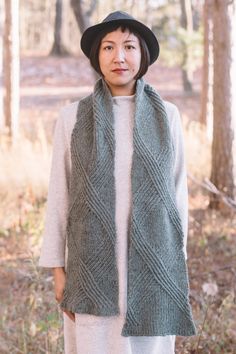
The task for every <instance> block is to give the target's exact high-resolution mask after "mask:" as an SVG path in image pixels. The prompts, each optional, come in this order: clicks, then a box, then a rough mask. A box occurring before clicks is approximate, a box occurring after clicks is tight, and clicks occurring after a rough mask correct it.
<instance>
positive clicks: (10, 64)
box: [3, 0, 20, 141]
mask: <svg viewBox="0 0 236 354" xmlns="http://www.w3.org/2000/svg"><path fill="white" fill-rule="evenodd" d="M19 63H20V61H19V0H5V28H4V63H3V68H4V85H5V101H4V108H5V110H4V111H5V124H6V126H7V128H8V131H9V134H10V136H11V138H12V140H13V141H14V138H16V136H17V135H18V130H19Z"/></svg>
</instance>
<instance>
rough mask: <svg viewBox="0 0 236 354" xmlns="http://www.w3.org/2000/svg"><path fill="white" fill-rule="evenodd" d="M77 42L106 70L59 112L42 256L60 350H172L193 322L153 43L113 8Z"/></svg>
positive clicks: (179, 198) (179, 161)
mask: <svg viewBox="0 0 236 354" xmlns="http://www.w3.org/2000/svg"><path fill="white" fill-rule="evenodd" d="M81 48H82V50H83V52H84V53H85V55H86V56H87V57H88V58H89V59H90V62H91V65H92V66H93V68H94V69H95V70H96V71H97V72H98V73H99V74H100V75H101V79H100V80H98V81H97V82H96V84H95V87H94V91H93V93H92V94H91V95H90V96H88V97H86V98H84V99H82V100H81V101H80V102H79V103H78V102H75V103H73V104H71V105H70V106H69V107H66V108H65V109H63V111H62V113H61V116H60V118H59V120H58V122H57V125H56V130H55V136H54V152H53V161H52V170H51V178H50V185H49V194H48V205H47V214H46V216H47V217H46V225H45V232H44V242H43V247H42V252H41V257H40V265H41V266H43V267H51V268H53V272H54V280H55V297H56V300H57V301H58V302H59V303H60V307H61V309H62V310H63V312H64V333H65V336H64V338H65V352H66V353H77V354H85V353H87V354H116V353H117V354H118V353H119V354H121V353H122V354H131V353H132V354H139V353H140V354H141V353H142V354H151V353H155V354H170V353H174V343H175V335H182V336H189V335H194V334H195V327H194V324H193V320H192V315H191V309H190V305H189V301H188V279H187V269H186V263H185V258H186V229H187V185H186V172H185V165H184V159H183V143H182V133H181V127H180V118H179V113H178V110H177V108H176V107H175V106H174V105H173V104H170V103H168V102H163V100H162V99H161V97H160V96H159V95H158V93H157V92H156V91H155V90H154V89H153V88H152V87H151V86H149V85H147V84H146V83H145V82H144V81H143V79H142V76H143V75H144V74H145V73H146V71H147V69H148V66H149V65H150V64H152V63H153V62H154V61H155V60H156V59H157V57H158V55H159V45H158V41H157V39H156V37H155V35H154V34H153V32H152V31H151V30H150V29H149V28H147V27H146V26H145V25H144V24H142V23H140V22H138V21H136V20H135V19H134V18H133V17H131V16H130V15H128V14H126V13H124V12H120V11H116V12H114V13H111V14H109V15H108V16H107V17H106V18H105V19H104V21H103V22H102V23H100V24H98V25H95V26H92V27H90V28H88V29H87V30H86V31H85V32H84V34H83V36H82V39H81ZM65 251H66V256H65ZM67 252H68V254H67ZM65 259H66V261H65Z"/></svg>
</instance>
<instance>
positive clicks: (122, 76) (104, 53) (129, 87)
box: [98, 28, 141, 96]
mask: <svg viewBox="0 0 236 354" xmlns="http://www.w3.org/2000/svg"><path fill="white" fill-rule="evenodd" d="M98 60H99V65H100V69H101V72H102V74H103V77H104V80H105V81H106V83H107V84H108V86H109V88H110V90H111V94H112V95H113V96H128V95H132V94H134V90H135V81H136V80H135V76H136V75H137V73H138V71H139V68H140V63H141V49H140V44H139V40H138V38H137V37H136V36H135V35H134V34H132V33H130V32H129V31H127V30H126V31H125V32H122V31H121V29H120V28H118V29H117V30H116V31H113V32H110V33H108V34H107V35H106V36H105V37H103V39H102V41H101V45H100V48H99V55H98Z"/></svg>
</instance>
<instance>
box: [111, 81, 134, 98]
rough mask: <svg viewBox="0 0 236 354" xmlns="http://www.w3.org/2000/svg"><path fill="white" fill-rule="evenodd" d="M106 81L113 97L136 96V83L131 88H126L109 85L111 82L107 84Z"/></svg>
mask: <svg viewBox="0 0 236 354" xmlns="http://www.w3.org/2000/svg"><path fill="white" fill-rule="evenodd" d="M104 81H105V82H106V84H107V86H108V88H109V90H110V92H111V95H112V96H132V95H134V94H135V89H136V81H135V82H134V83H133V84H132V85H130V86H129V87H124V86H116V87H113V86H111V85H110V84H109V82H107V81H106V80H104Z"/></svg>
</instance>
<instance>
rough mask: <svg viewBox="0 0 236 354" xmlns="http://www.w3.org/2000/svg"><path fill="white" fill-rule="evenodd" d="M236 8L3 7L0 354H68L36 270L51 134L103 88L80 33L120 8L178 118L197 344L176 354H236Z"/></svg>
mask: <svg viewBox="0 0 236 354" xmlns="http://www.w3.org/2000/svg"><path fill="white" fill-rule="evenodd" d="M235 9H236V0H232V1H226V0H205V1H204V0H192V1H191V0H139V1H135V0H113V1H111V0H106V1H105V0H101V1H96V0H84V1H83V0H40V1H39V0H21V1H19V0H5V1H4V0H0V166H1V174H0V198H1V202H0V255H1V260H0V277H1V278H0V279H1V281H0V301H1V308H0V353H2V354H5V353H11V354H13V353H24V354H30V353H37V354H38V353H47V354H58V353H63V349H62V348H63V335H62V318H61V313H60V311H59V310H58V307H57V305H56V303H55V300H54V294H53V278H52V274H51V272H50V270H48V271H47V270H45V269H40V268H39V267H38V258H39V252H40V245H41V241H42V240H41V237H42V231H43V225H44V214H45V204H46V199H47V188H48V179H49V172H50V163H51V152H52V139H53V131H54V126H55V121H56V119H57V117H58V113H59V111H60V108H61V107H62V106H64V105H65V104H68V103H70V102H72V101H76V100H78V99H80V98H81V97H84V96H86V95H87V94H88V93H90V92H91V91H92V88H93V84H94V82H95V80H96V75H95V73H94V72H93V71H92V69H91V68H90V66H89V62H88V60H87V58H86V57H85V56H84V55H83V54H82V53H81V50H80V45H79V43H80V37H81V33H82V32H83V31H84V30H85V29H86V28H87V27H88V26H89V25H92V24H95V23H97V22H99V21H101V20H102V19H103V18H104V17H105V16H106V15H107V14H108V13H109V12H111V11H115V10H123V11H127V12H129V13H130V14H132V15H133V16H134V17H136V18H137V19H140V20H141V21H143V22H144V23H146V24H147V25H148V26H149V27H150V28H152V30H153V31H154V32H155V34H156V36H157V38H158V40H159V41H160V47H161V53H160V58H159V59H158V61H157V62H156V63H154V64H153V65H152V66H151V67H150V69H149V71H148V73H147V74H146V76H145V79H146V81H148V82H149V83H150V84H151V85H153V86H154V87H155V88H156V89H157V90H158V92H159V93H160V94H161V96H162V97H163V98H164V99H165V100H168V101H171V102H173V103H174V104H176V105H177V106H178V108H179V110H180V112H181V116H182V123H183V128H184V138H185V151H186V159H187V167H188V183H189V237H188V267H189V279H190V300H191V303H192V306H193V312H194V318H195V321H196V325H197V327H198V334H197V336H195V337H191V338H182V337H178V338H177V345H176V353H177V354H185V353H186V354H187V353H190V354H191V353H192V354H193V353H194V354H197V353H198V354H200V353H201V354H208V353H213V354H214V353H227V354H234V353H236V320H235V319H236V298H235V292H236V267H235V266H236V217H235V215H236V199H235V183H236V161H235V159H236V144H235V129H236V97H235V95H236V88H235V80H233V77H236V76H235V74H236V70H235V65H236V60H235V59H236V13H235ZM121 354H122V353H121ZM163 354H165V353H163Z"/></svg>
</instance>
